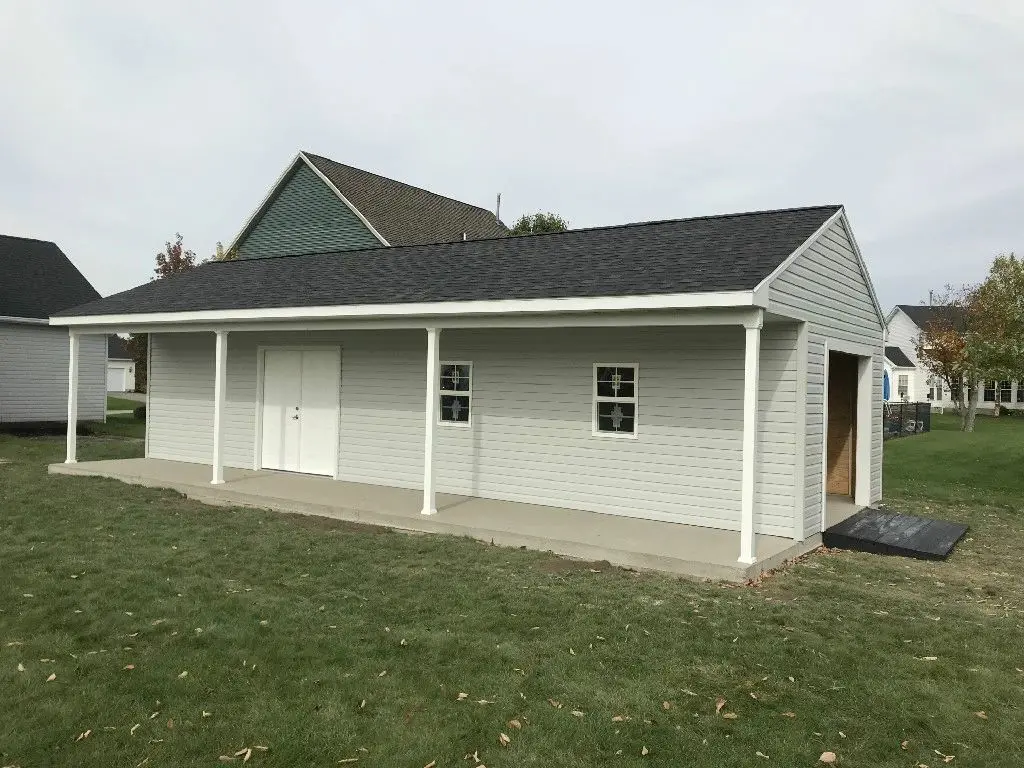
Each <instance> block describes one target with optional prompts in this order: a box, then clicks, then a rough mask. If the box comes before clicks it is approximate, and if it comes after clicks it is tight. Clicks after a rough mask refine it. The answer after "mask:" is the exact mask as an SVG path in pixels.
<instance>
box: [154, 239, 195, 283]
mask: <svg viewBox="0 0 1024 768" xmlns="http://www.w3.org/2000/svg"><path fill="white" fill-rule="evenodd" d="M182 239H183V238H182V236H181V233H180V232H177V233H175V235H174V242H173V243H172V242H171V241H169V240H168V241H167V242H166V243H165V244H164V249H163V250H162V251H161V252H160V253H158V254H157V255H156V269H154V270H153V272H155V273H156V277H157V278H161V277H170V276H171V275H178V274H181V273H182V272H188V271H189V270H191V269H194V268H195V266H196V254H195V252H194V251H191V250H186V249H185V246H183V245H182Z"/></svg>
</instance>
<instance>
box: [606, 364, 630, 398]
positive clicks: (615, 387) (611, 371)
mask: <svg viewBox="0 0 1024 768" xmlns="http://www.w3.org/2000/svg"><path fill="white" fill-rule="evenodd" d="M635 381H636V370H635V369H633V368H611V367H601V368H598V369H597V394H598V396H599V397H633V396H634V392H635V386H636V385H635Z"/></svg>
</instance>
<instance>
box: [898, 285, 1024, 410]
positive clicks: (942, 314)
mask: <svg viewBox="0 0 1024 768" xmlns="http://www.w3.org/2000/svg"><path fill="white" fill-rule="evenodd" d="M951 315H952V316H951ZM957 315H959V310H958V308H956V307H950V306H942V305H938V306H936V305H926V304H897V305H896V306H895V307H893V309H892V310H891V311H890V312H889V315H888V317H887V318H886V347H885V353H886V373H887V374H888V375H889V381H890V395H889V400H890V401H898V400H904V399H905V400H909V401H910V402H926V401H930V402H931V403H932V407H933V408H936V409H945V408H952V407H953V406H955V405H956V401H955V400H954V399H953V397H951V394H950V391H949V386H948V385H947V384H946V383H945V382H943V381H942V379H941V378H939V377H938V376H935V375H933V374H932V373H931V371H929V370H928V369H927V368H926V367H925V366H924V365H923V363H921V361H920V359H919V358H918V356H917V342H918V339H920V337H921V334H922V332H923V331H924V329H925V328H927V327H928V325H929V323H931V322H932V321H933V320H941V321H944V322H949V321H950V320H951V319H952V320H953V321H954V322H955V320H956V317H955V316H957ZM904 391H905V394H906V396H905V397H904V396H903V395H904ZM997 396H998V398H999V403H1000V404H1001V405H1003V406H1005V407H1007V408H1013V409H1019V408H1024V386H1018V383H1017V382H1016V381H987V382H985V384H984V387H983V388H982V391H981V396H980V397H979V403H978V407H979V408H981V409H984V408H994V407H995V404H996V397H997Z"/></svg>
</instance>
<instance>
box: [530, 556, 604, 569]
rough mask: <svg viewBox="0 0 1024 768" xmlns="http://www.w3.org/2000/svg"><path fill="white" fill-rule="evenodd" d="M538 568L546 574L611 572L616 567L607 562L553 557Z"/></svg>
mask: <svg viewBox="0 0 1024 768" xmlns="http://www.w3.org/2000/svg"><path fill="white" fill-rule="evenodd" d="M537 567H538V568H539V569H540V570H541V571H543V572H544V573H577V572H579V571H590V572H591V573H593V572H598V573H600V572H601V571H610V570H612V569H613V568H614V567H615V566H614V565H612V564H611V563H609V562H608V561H607V560H573V559H571V558H568V557H556V556H552V557H550V558H548V559H547V560H541V561H540V562H539V563H538V564H537Z"/></svg>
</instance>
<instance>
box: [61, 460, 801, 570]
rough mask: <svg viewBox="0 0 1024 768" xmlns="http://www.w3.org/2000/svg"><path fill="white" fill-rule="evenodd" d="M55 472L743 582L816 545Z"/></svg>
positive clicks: (245, 473)
mask: <svg viewBox="0 0 1024 768" xmlns="http://www.w3.org/2000/svg"><path fill="white" fill-rule="evenodd" d="M49 471H50V473H51V474H59V475H84V476H93V477H106V478H112V479H115V480H119V481H121V482H125V483H130V484H133V485H141V486H147V487H152V488H169V489H172V490H175V491H178V492H179V493H182V494H184V495H185V496H187V497H188V498H191V499H195V500H196V501H200V502H203V503H206V504H214V505H219V506H245V507H257V508H262V509H273V510H279V511H283V512H295V513H299V514H306V515H320V516H324V517H330V518H334V519H337V520H345V521H350V522H356V523H363V524H368V525H377V526H384V527H388V528H394V529H398V530H404V531H413V532H423V533H443V534H450V535H455V536H468V537H470V538H474V539H477V540H479V541H483V542H488V543H491V544H496V545H499V546H506V547H528V548H530V549H536V550H540V551H550V552H554V553H555V554H558V555H564V556H567V557H573V558H579V559H584V560H607V561H608V562H610V563H612V564H613V565H618V566H623V567H628V568H639V569H651V570H659V571H667V572H670V573H677V574H680V575H685V576H690V577H694V578H708V579H720V580H727V581H737V582H742V581H745V580H747V579H750V578H754V577H756V576H757V575H759V574H760V573H762V572H764V571H766V570H770V569H772V568H775V567H777V566H779V565H780V564H782V563H783V562H784V561H785V560H787V559H791V558H794V557H797V556H799V555H801V554H804V553H805V552H808V551H810V550H812V549H814V548H816V547H817V546H818V545H819V544H820V543H821V536H820V534H819V535H814V536H809V537H808V538H807V539H805V540H804V541H802V542H799V541H794V540H793V539H791V538H785V537H781V536H767V535H762V534H758V535H757V537H756V550H757V552H758V558H757V562H756V563H753V564H745V563H741V562H738V561H737V559H736V533H735V532H734V531H727V530H720V529H714V528H707V527H703V526H693V525H683V524H679V523H667V522H659V521H655V520H642V519H636V518H627V517H619V516H616V515H608V514H597V513H594V512H585V511H580V510H573V509H563V508H559V507H550V506H541V505H536V504H524V503H518V502H509V501H497V500H493V499H484V498H479V497H474V496H459V495H454V494H446V493H438V494H437V495H436V509H437V512H436V514H432V515H423V514H421V511H422V504H423V495H422V492H421V491H418V490H409V489H403V488H391V487H385V486H379V485H368V484H363V483H352V482H344V481H339V480H334V479H332V478H330V477H317V476H313V475H303V474H297V473H291V472H278V471H271V470H248V469H236V468H230V467H228V468H224V474H223V482H221V483H218V484H211V483H210V473H211V468H210V466H208V465H202V464H192V463H186V462H178V461H167V460H163V459H117V460H107V461H90V462H82V463H71V464H69V463H62V464H52V465H51V466H50V468H49Z"/></svg>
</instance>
